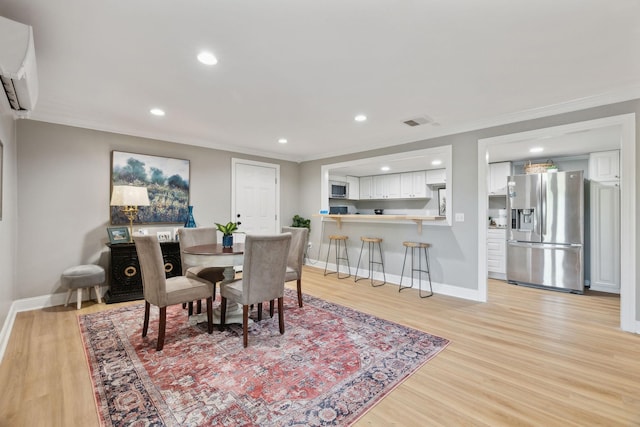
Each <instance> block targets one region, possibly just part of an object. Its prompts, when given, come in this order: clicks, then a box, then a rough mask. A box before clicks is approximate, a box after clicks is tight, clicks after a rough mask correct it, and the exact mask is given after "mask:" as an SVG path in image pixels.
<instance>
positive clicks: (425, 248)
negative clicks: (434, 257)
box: [398, 242, 433, 298]
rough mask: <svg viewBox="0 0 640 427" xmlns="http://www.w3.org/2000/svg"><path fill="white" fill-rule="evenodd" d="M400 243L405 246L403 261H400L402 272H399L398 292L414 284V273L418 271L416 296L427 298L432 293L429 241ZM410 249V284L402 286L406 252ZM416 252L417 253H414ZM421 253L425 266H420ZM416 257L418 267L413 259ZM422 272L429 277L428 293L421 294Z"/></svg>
mask: <svg viewBox="0 0 640 427" xmlns="http://www.w3.org/2000/svg"><path fill="white" fill-rule="evenodd" d="M402 245H403V246H404V247H405V250H404V261H402V272H401V273H400V286H399V287H398V292H400V291H402V290H404V289H410V288H413V286H414V279H415V274H414V273H418V296H420V298H428V297H430V296H432V295H433V287H432V285H431V271H430V267H429V248H430V247H431V244H430V243H424V242H402ZM409 249H411V275H410V278H411V285H409V286H402V280H403V278H404V267H405V265H406V263H407V254H408V252H409ZM416 252H417V253H416ZM422 255H424V261H425V266H424V268H423V266H422ZM416 257H417V259H418V268H415V265H414V261H415V259H416ZM422 274H426V275H427V278H428V279H429V293H428V294H426V295H423V291H422Z"/></svg>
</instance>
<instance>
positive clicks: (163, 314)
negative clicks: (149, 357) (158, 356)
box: [156, 307, 167, 351]
mask: <svg viewBox="0 0 640 427" xmlns="http://www.w3.org/2000/svg"><path fill="white" fill-rule="evenodd" d="M166 329H167V307H160V321H159V325H158V346H157V347H156V350H157V351H160V350H162V347H164V332H165V330H166Z"/></svg>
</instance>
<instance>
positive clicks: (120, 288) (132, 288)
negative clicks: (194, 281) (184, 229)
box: [104, 242, 182, 304]
mask: <svg viewBox="0 0 640 427" xmlns="http://www.w3.org/2000/svg"><path fill="white" fill-rule="evenodd" d="M107 246H109V248H110V249H111V270H110V272H111V274H110V276H111V277H110V283H109V285H110V286H109V290H108V291H107V293H106V294H105V296H104V300H105V302H106V303H107V304H111V303H115V302H123V301H133V300H139V299H144V296H143V293H142V276H141V275H140V263H139V262H138V253H137V252H136V245H135V244H134V243H118V244H111V243H107ZM160 247H161V248H162V258H163V259H164V269H165V271H166V272H167V278H169V277H173V276H180V275H182V263H181V262H180V244H179V243H178V242H162V243H160Z"/></svg>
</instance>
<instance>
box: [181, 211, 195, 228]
mask: <svg viewBox="0 0 640 427" xmlns="http://www.w3.org/2000/svg"><path fill="white" fill-rule="evenodd" d="M187 208H188V209H189V213H188V214H187V220H186V221H185V223H184V228H196V220H195V219H194V218H193V206H188V207H187Z"/></svg>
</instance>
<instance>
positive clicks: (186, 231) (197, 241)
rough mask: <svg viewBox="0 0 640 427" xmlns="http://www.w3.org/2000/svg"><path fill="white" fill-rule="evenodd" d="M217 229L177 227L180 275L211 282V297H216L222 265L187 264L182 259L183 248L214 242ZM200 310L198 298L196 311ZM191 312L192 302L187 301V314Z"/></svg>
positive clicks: (216, 236)
mask: <svg viewBox="0 0 640 427" xmlns="http://www.w3.org/2000/svg"><path fill="white" fill-rule="evenodd" d="M217 233H218V231H217V230H216V228H215V227H200V228H180V229H178V241H179V243H180V261H181V262H182V275H183V276H187V277H192V276H197V277H199V278H201V279H204V280H206V281H208V282H211V283H213V299H215V298H216V283H218V282H220V281H222V280H223V279H224V274H223V273H224V267H204V266H197V265H188V264H187V263H186V262H185V261H184V248H188V247H190V246H198V245H206V244H210V243H216V242H217V239H218V234H217ZM200 311H201V302H200V300H198V313H200ZM192 314H193V302H189V315H192Z"/></svg>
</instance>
